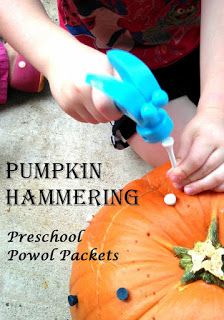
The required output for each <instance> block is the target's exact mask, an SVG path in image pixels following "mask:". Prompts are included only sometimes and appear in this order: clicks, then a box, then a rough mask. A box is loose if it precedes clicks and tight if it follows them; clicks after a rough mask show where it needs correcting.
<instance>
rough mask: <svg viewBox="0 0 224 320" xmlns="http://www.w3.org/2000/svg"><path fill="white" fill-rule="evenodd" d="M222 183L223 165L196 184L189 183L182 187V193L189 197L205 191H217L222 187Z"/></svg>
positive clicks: (223, 176) (223, 175) (223, 177)
mask: <svg viewBox="0 0 224 320" xmlns="http://www.w3.org/2000/svg"><path fill="white" fill-rule="evenodd" d="M223 181H224V164H222V165H221V166H220V167H218V168H217V169H216V170H214V171H212V172H211V173H210V174H209V175H208V176H206V177H205V178H203V179H201V180H198V181H196V182H193V183H190V184H189V185H187V186H185V187H184V192H185V193H187V194H189V195H194V194H197V193H200V192H202V191H206V190H213V189H218V188H219V187H220V186H221V185H223Z"/></svg>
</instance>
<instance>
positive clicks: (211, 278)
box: [70, 165, 224, 320]
mask: <svg viewBox="0 0 224 320" xmlns="http://www.w3.org/2000/svg"><path fill="white" fill-rule="evenodd" d="M167 169H168V166H167V165H165V166H163V167H160V168H157V169H155V170H153V171H151V172H150V173H148V174H147V175H145V176H144V177H143V178H142V179H140V180H135V181H133V182H131V183H130V184H128V185H127V186H126V187H125V188H124V189H126V190H128V189H137V190H138V195H139V205H138V206H130V205H127V204H126V203H124V204H122V205H116V206H111V207H108V206H105V207H104V208H102V209H101V210H100V211H99V213H98V214H97V215H96V216H95V217H94V218H93V220H92V221H91V223H90V226H89V227H88V228H87V230H86V231H85V233H84V236H83V239H82V242H81V243H80V245H79V247H78V252H79V253H84V252H87V253H90V251H91V249H93V248H96V249H95V250H96V251H97V252H98V253H99V254H100V253H102V252H104V253H105V254H108V252H109V251H110V252H112V253H119V258H118V259H117V260H115V259H114V260H100V259H98V260H97V261H75V262H74V263H73V268H72V275H71V281H70V304H71V305H73V306H72V307H71V314H72V319H74V320H98V319H99V320H137V319H139V320H179V319H181V320H213V319H214V320H223V319H224V289H223V287H224V281H223V280H224V277H223V270H222V269H224V268H223V257H224V255H222V253H223V250H224V249H223V248H222V245H224V196H223V194H218V193H213V192H206V193H203V194H199V195H197V196H188V195H186V194H184V193H183V192H181V191H178V190H176V189H175V188H173V186H172V185H171V183H170V182H169V180H168V179H167V178H166V171H167ZM167 193H174V194H175V195H176V198H177V202H176V204H175V205H173V206H168V205H166V204H165V203H164V196H165V195H166V194H167ZM217 226H218V229H217ZM217 230H218V231H217ZM199 241H200V242H199ZM189 249H191V250H189ZM122 288H123V289H122ZM119 289H120V293H119ZM122 290H123V291H122ZM74 298H75V300H74Z"/></svg>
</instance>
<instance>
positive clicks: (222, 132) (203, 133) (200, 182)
mask: <svg viewBox="0 0 224 320" xmlns="http://www.w3.org/2000/svg"><path fill="white" fill-rule="evenodd" d="M177 158H178V166H177V168H175V169H171V170H169V171H168V176H169V178H170V179H171V181H172V182H173V184H174V186H175V187H177V188H183V189H184V191H185V192H186V193H187V194H190V195H193V194H196V193H200V192H202V191H205V190H214V191H217V192H223V191H224V115H223V114H220V112H217V110H216V109H215V108H214V109H212V108H211V109H210V110H207V111H206V112H204V113H202V112H201V113H198V114H197V115H196V116H195V117H194V118H193V119H192V120H191V122H190V123H189V124H188V125H187V127H186V129H185V131H184V133H183V135H182V138H181V147H180V149H179V152H178V153H177Z"/></svg>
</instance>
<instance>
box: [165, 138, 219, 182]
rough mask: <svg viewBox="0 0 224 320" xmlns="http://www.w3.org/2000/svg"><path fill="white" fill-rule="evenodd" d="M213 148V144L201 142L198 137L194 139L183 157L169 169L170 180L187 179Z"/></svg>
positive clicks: (204, 160) (205, 159) (199, 166)
mask: <svg viewBox="0 0 224 320" xmlns="http://www.w3.org/2000/svg"><path fill="white" fill-rule="evenodd" d="M213 150H214V146H211V145H208V144H207V143H206V142H202V141H201V139H199V138H198V139H196V140H195V141H194V143H193V145H192V147H191V148H190V151H189V153H188V155H187V156H186V157H185V159H184V160H183V161H182V162H181V163H180V164H179V165H178V166H177V168H175V169H173V170H172V171H171V173H170V175H169V177H170V179H171V181H173V182H175V183H181V182H182V181H184V180H185V179H187V178H188V177H189V176H190V175H191V174H192V173H194V172H195V171H197V170H199V169H200V168H201V167H202V166H203V165H204V163H205V162H206V161H207V159H208V157H209V156H210V154H211V153H212V152H213Z"/></svg>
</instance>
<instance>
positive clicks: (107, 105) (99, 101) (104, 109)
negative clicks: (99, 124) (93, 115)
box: [92, 88, 122, 121]
mask: <svg viewBox="0 0 224 320" xmlns="http://www.w3.org/2000/svg"><path fill="white" fill-rule="evenodd" d="M92 100H93V103H94V105H95V107H96V109H97V111H98V112H99V113H100V114H101V115H103V117H105V118H106V119H107V121H112V120H117V119H119V118H120V117H121V116H122V114H121V112H120V111H119V110H118V109H117V108H116V107H115V105H114V104H113V102H112V100H110V99H109V98H108V97H107V96H106V95H105V94H103V93H102V92H101V91H100V90H98V89H96V88H93V89H92Z"/></svg>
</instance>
